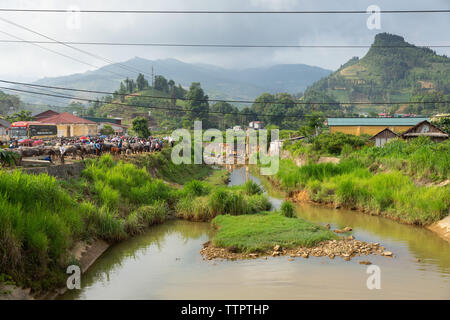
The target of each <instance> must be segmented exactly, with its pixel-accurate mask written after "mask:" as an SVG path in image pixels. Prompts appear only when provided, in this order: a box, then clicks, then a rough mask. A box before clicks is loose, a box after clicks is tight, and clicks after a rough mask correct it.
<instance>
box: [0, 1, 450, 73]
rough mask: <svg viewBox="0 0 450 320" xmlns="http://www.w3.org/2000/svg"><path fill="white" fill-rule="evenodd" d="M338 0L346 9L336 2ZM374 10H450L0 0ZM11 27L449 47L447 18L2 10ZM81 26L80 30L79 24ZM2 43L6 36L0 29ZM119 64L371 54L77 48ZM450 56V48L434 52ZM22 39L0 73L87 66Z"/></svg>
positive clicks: (408, 4) (17, 4)
mask: <svg viewBox="0 0 450 320" xmlns="http://www.w3.org/2000/svg"><path fill="white" fill-rule="evenodd" d="M338 2H341V3H342V4H339V3H338ZM369 5H378V6H379V7H380V8H381V9H382V10H394V9H403V10H404V9H450V1H449V0H427V1H414V0H396V1H392V0H378V1H375V0H369V1H367V0H346V1H336V0H320V1H313V0H297V1H296V0H249V1H244V0H214V1H212V0H209V1H208V0H151V1H148V0H133V1H123V0H121V1H116V0H108V1H106V0H105V1H92V0H70V1H65V0H41V1H39V0H22V1H18V0H2V1H1V2H0V7H1V8H28V9H38V8H42V9H44V8H46V9H52V8H53V9H69V8H77V7H78V8H79V9H85V10H87V9H105V10H106V9H109V10H118V9H127V10H131V9H141V10H143V9H146V10H286V11H289V10H366V9H367V7H368V6H369ZM0 17H3V18H6V19H8V20H11V21H14V22H15V23H18V24H20V25H23V26H26V27H28V28H31V29H33V30H36V31H38V32H41V33H43V34H46V35H48V36H50V37H52V38H55V39H57V40H60V41H101V42H153V43H158V42H159V43H198V44H202V43H214V44H271V45H277V44H279V45H370V44H371V43H372V41H373V38H374V36H375V34H377V33H379V32H389V33H395V34H399V35H402V36H404V37H405V39H406V40H407V41H408V42H410V43H413V44H419V45H433V44H435V45H439V44H441V45H442V44H447V45H448V44H450V36H449V30H450V14H449V13H439V14H401V15H399V14H396V15H393V14H386V15H382V16H381V29H380V30H369V29H368V28H367V26H366V20H367V18H368V15H366V14H351V15H348V14H347V15H287V14H281V15H276V14H267V15H266V14H264V15H244V14H240V15H225V14H222V15H220V14H209V15H192V14H191V15H182V14H179V15H167V14H165V15H156V14H149V15H143V14H141V15H136V14H90V13H85V14H81V16H80V20H79V23H77V21H76V20H74V18H73V15H70V14H67V13H58V14H57V13H0ZM77 25H78V26H79V28H78V27H77ZM0 31H4V32H8V33H10V34H13V35H15V36H18V37H20V38H24V39H26V40H46V39H44V38H41V37H39V36H37V35H34V34H32V33H30V32H27V31H24V30H22V29H20V28H17V27H15V26H12V25H10V24H7V23H5V22H3V21H0ZM0 39H3V40H4V39H8V40H10V39H11V38H10V37H8V36H7V35H5V34H2V33H0ZM44 46H46V47H49V48H51V49H53V50H57V51H59V52H61V53H64V54H66V55H70V56H73V57H76V58H77V59H80V60H83V61H85V62H88V63H90V64H93V65H95V66H102V65H105V62H104V61H101V60H97V59H95V58H92V57H89V56H86V55H83V54H81V53H79V52H76V51H73V50H70V49H68V48H65V47H62V46H60V45H44ZM79 47H80V48H82V49H84V50H87V51H90V52H93V53H95V54H97V55H101V56H102V57H105V58H108V59H110V60H113V61H116V62H119V61H126V60H128V59H130V58H133V57H136V56H138V57H142V58H147V59H166V58H175V59H179V60H181V61H185V62H195V63H209V64H214V65H219V66H223V67H239V68H245V67H249V66H252V67H253V66H267V65H273V64H283V63H304V64H309V65H315V66H320V67H323V68H328V69H336V68H338V67H339V66H340V65H341V64H343V63H345V62H346V61H347V60H348V59H349V58H351V57H352V56H359V57H361V56H363V55H364V54H365V52H366V51H367V49H286V48H284V49H280V48H278V49H272V48H270V49H267V48H264V49H255V48H249V49H242V48H225V49H224V48H174V47H171V48H167V47H158V48H155V47H103V46H102V47H100V46H79ZM436 51H437V52H438V53H440V54H446V55H450V49H448V48H446V49H436ZM92 69H94V68H93V67H89V66H86V65H83V64H80V63H77V62H74V61H72V60H69V59H67V58H64V57H60V56H58V55H55V54H53V53H50V52H48V51H45V50H43V49H41V48H38V47H35V46H32V45H30V44H27V43H23V44H5V43H0V77H1V78H2V79H14V80H35V79H38V78H41V77H50V76H59V75H66V74H72V73H80V72H84V71H86V70H92Z"/></svg>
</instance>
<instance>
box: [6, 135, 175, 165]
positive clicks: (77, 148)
mask: <svg viewBox="0 0 450 320" xmlns="http://www.w3.org/2000/svg"><path fill="white" fill-rule="evenodd" d="M167 143H169V144H171V145H173V140H172V139H171V138H170V137H165V138H163V139H158V138H153V137H150V138H148V139H138V138H124V139H117V138H115V139H101V140H100V139H98V140H78V139H70V140H69V139H65V140H64V139H58V140H49V141H47V142H46V143H45V144H43V145H39V146H33V147H24V146H20V147H16V148H14V147H12V148H11V149H10V151H12V152H14V153H17V154H18V158H17V163H16V164H17V165H20V164H21V162H22V159H24V158H33V159H40V158H42V159H40V160H47V161H50V162H55V161H57V160H60V161H61V163H64V158H65V157H72V159H77V158H80V159H84V158H85V157H89V156H100V155H101V154H103V153H111V154H113V155H115V156H119V155H121V154H127V155H131V154H137V153H143V152H153V151H161V149H162V148H163V146H164V145H165V144H167Z"/></svg>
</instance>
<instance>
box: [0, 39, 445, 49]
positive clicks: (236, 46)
mask: <svg viewBox="0 0 450 320" xmlns="http://www.w3.org/2000/svg"><path fill="white" fill-rule="evenodd" d="M0 43H38V44H67V45H90V46H145V47H212V48H325V49H333V48H343V49H347V48H356V49H364V48H415V47H419V48H420V47H423V48H450V45H434V44H432V45H392V46H389V45H388V46H381V45H277V44H212V43H205V44H201V43H146V42H87V41H58V42H54V41H35V40H1V39H0Z"/></svg>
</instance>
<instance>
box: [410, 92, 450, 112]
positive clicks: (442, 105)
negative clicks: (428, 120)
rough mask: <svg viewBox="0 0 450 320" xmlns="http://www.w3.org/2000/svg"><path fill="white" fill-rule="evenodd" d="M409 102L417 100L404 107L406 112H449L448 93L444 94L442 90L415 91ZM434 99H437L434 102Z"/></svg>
mask: <svg viewBox="0 0 450 320" xmlns="http://www.w3.org/2000/svg"><path fill="white" fill-rule="evenodd" d="M410 101H411V102H419V103H414V104H410V105H408V106H407V107H406V108H405V111H406V112H407V113H413V114H418V115H433V114H436V113H450V104H449V103H448V101H450V93H449V94H444V92H442V91H441V92H437V91H432V92H425V93H421V92H417V93H416V94H414V95H413V96H412V97H411V99H410ZM435 101H438V102H437V103H435Z"/></svg>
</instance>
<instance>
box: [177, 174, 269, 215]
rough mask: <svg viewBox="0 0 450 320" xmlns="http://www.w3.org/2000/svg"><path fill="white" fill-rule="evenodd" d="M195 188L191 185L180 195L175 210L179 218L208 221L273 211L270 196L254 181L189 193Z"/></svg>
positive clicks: (205, 188) (203, 188) (204, 188)
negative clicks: (262, 192) (242, 184)
mask: <svg viewBox="0 0 450 320" xmlns="http://www.w3.org/2000/svg"><path fill="white" fill-rule="evenodd" d="M196 184H198V182H196ZM192 186H193V184H192V183H190V184H187V185H186V186H185V187H184V189H186V190H182V191H181V192H180V193H181V195H182V196H181V199H180V201H179V202H178V203H177V205H176V207H175V211H176V215H177V216H178V217H180V218H183V219H187V220H194V221H208V220H211V219H212V218H214V217H215V216H218V215H221V214H231V215H240V214H252V213H256V212H260V211H265V210H269V209H270V208H271V204H270V202H269V200H268V199H267V197H266V196H265V195H263V194H261V189H260V188H259V186H257V185H256V184H255V183H253V182H251V183H246V184H245V185H244V186H235V187H231V188H230V187H219V188H215V189H210V188H207V187H205V186H203V187H202V188H197V190H201V191H202V192H197V193H193V192H192V191H190V190H191V189H192ZM255 186H256V187H255Z"/></svg>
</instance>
